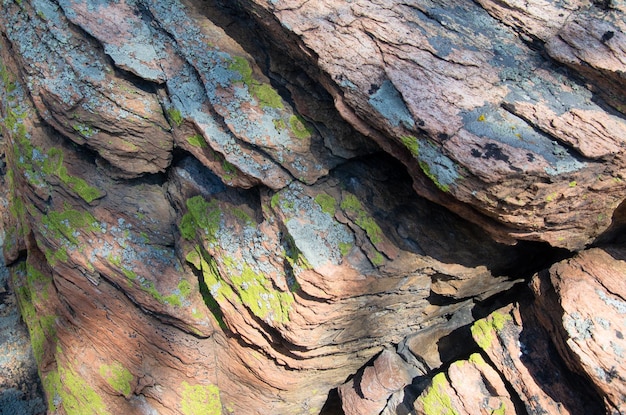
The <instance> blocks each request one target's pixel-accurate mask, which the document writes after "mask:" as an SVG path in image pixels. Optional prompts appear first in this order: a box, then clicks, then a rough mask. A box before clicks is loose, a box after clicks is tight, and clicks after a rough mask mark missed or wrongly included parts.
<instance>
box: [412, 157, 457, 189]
mask: <svg viewBox="0 0 626 415" xmlns="http://www.w3.org/2000/svg"><path fill="white" fill-rule="evenodd" d="M419 166H420V168H421V169H422V171H423V172H424V174H425V175H426V177H428V178H429V179H430V180H431V181H432V182H433V183H435V186H437V188H438V189H439V190H441V191H442V192H449V191H450V187H449V186H448V185H446V184H441V183H439V180H437V176H435V175H434V174H433V173H432V172H431V171H430V166H429V165H428V163H426V162H425V161H420V162H419Z"/></svg>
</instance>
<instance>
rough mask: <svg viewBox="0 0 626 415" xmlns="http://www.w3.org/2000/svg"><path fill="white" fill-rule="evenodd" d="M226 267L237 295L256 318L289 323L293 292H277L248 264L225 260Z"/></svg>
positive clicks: (229, 259)
mask: <svg viewBox="0 0 626 415" xmlns="http://www.w3.org/2000/svg"><path fill="white" fill-rule="evenodd" d="M224 265H225V266H226V268H227V271H228V273H229V276H230V279H231V281H232V284H233V286H234V287H235V290H236V292H237V295H238V296H239V298H240V299H241V301H242V302H243V304H245V305H246V306H247V307H248V308H249V309H250V311H252V313H253V314H254V315H255V316H257V317H259V318H260V319H263V320H265V319H270V320H272V321H277V322H280V323H286V322H288V321H289V310H290V308H291V305H292V303H293V301H294V297H293V294H292V293H291V292H282V291H279V290H276V289H275V288H273V285H272V282H271V281H269V280H268V279H267V278H266V277H265V276H264V275H262V274H260V273H257V272H255V271H254V270H253V269H252V267H250V265H248V264H246V263H237V262H236V261H234V260H233V259H232V258H225V259H224Z"/></svg>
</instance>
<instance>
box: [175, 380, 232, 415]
mask: <svg viewBox="0 0 626 415" xmlns="http://www.w3.org/2000/svg"><path fill="white" fill-rule="evenodd" d="M181 397H182V401H181V403H180V408H181V410H182V412H183V414H184V415H220V414H221V413H222V402H221V401H220V390H219V388H218V387H217V386H215V385H190V384H188V383H187V382H183V383H182V384H181Z"/></svg>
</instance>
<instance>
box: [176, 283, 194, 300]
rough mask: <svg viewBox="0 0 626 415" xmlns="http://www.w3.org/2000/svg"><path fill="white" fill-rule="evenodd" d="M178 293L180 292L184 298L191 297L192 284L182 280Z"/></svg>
mask: <svg viewBox="0 0 626 415" xmlns="http://www.w3.org/2000/svg"><path fill="white" fill-rule="evenodd" d="M178 291H180V295H182V296H183V297H184V298H186V297H189V294H191V284H190V283H189V281H187V280H182V281H181V282H179V283H178Z"/></svg>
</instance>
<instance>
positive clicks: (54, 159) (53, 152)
mask: <svg viewBox="0 0 626 415" xmlns="http://www.w3.org/2000/svg"><path fill="white" fill-rule="evenodd" d="M41 169H42V171H43V172H44V173H45V174H48V175H51V174H54V175H56V176H57V177H58V178H59V179H60V180H61V182H62V183H63V184H65V185H66V186H67V187H69V188H70V189H71V190H73V191H74V192H75V193H76V194H77V195H78V196H80V197H81V198H82V199H83V200H84V201H85V202H87V203H91V202H92V201H94V200H95V199H99V198H101V197H102V196H104V193H103V192H102V191H100V190H99V189H97V188H95V187H93V186H90V185H89V184H88V183H87V182H86V181H85V180H83V179H81V178H79V177H75V176H71V175H69V174H68V173H67V168H66V167H65V166H64V165H63V151H61V150H60V149H58V148H51V149H50V150H48V153H47V157H46V159H45V160H44V162H43V165H42V166H41Z"/></svg>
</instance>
